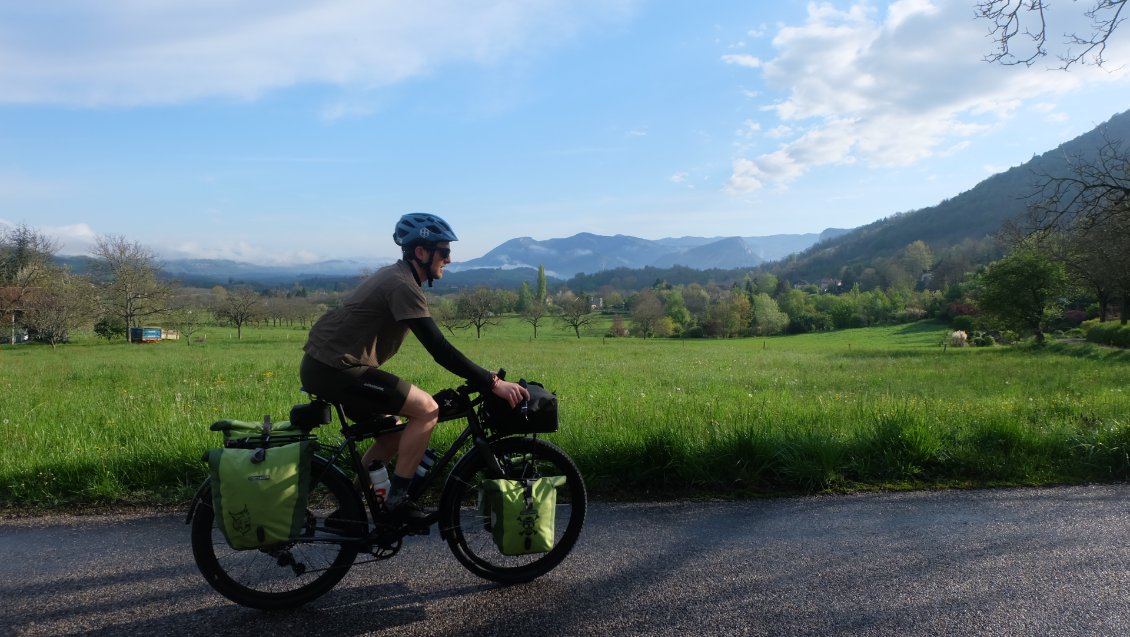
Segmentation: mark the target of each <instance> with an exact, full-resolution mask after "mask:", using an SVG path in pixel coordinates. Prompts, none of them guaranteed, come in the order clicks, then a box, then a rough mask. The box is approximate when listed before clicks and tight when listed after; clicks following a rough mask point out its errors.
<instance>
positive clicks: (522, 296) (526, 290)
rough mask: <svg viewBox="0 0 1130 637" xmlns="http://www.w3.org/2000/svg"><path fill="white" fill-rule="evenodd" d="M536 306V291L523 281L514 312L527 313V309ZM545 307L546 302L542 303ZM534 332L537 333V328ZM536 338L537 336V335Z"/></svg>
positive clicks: (519, 288)
mask: <svg viewBox="0 0 1130 637" xmlns="http://www.w3.org/2000/svg"><path fill="white" fill-rule="evenodd" d="M533 304H534V291H533V290H531V289H530V284H529V282H527V281H522V285H521V286H519V287H518V300H517V302H515V303H514V311H515V312H518V313H519V314H521V313H523V312H525V311H526V308H528V307H530V306H531V305H533ZM541 304H542V305H545V301H541ZM534 331H537V328H536V326H535V328H534ZM535 336H536V335H535Z"/></svg>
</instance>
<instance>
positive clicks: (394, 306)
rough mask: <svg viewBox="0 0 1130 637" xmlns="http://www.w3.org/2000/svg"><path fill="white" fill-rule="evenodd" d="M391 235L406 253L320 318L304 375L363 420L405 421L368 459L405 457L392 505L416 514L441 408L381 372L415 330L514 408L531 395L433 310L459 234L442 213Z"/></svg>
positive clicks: (402, 225) (415, 216)
mask: <svg viewBox="0 0 1130 637" xmlns="http://www.w3.org/2000/svg"><path fill="white" fill-rule="evenodd" d="M392 238H393V241H395V242H396V244H397V245H399V246H400V247H401V251H402V254H403V258H402V259H400V260H399V261H397V262H396V263H394V264H392V265H389V266H385V267H383V268H381V269H380V270H378V271H377V272H376V273H374V274H373V275H371V276H369V277H368V278H366V279H365V280H364V281H362V282H361V284H360V286H358V287H357V289H356V290H354V291H353V292H351V293H350V294H349V295H348V296H346V298H345V299H344V301H343V302H342V303H341V305H340V306H338V307H336V308H334V309H332V310H330V311H328V312H326V313H325V314H324V315H323V316H322V317H321V318H319V319H318V321H317V322H315V323H314V325H313V327H311V328H310V335H309V337H308V339H307V341H306V345H305V346H304V347H303V350H304V351H305V354H304V355H303V357H302V364H301V365H300V367H299V376H300V378H301V380H302V385H303V387H304V388H305V389H306V390H308V391H309V392H311V393H313V394H315V395H317V396H319V397H321V398H324V399H328V400H333V401H338V402H341V403H342V404H343V407H344V408H345V411H346V415H348V416H349V418H351V419H353V420H355V421H357V420H366V419H370V418H378V417H381V416H383V415H385V414H397V415H399V416H403V417H404V418H406V422H405V427H404V431H403V432H401V433H399V434H395V435H387V436H381V437H379V438H377V440H376V442H375V443H374V444H373V445H372V446H371V447H369V449H368V450H367V451H366V452H365V455H364V456H363V458H362V461H363V463H364V465H365V466H366V467H367V466H369V464H370V463H372V462H373V461H374V460H379V461H381V462H388V460H389V459H391V457H392V456H393V454H394V453H395V454H396V457H397V461H396V468H395V470H394V471H393V474H392V475H391V476H390V479H391V482H392V486H391V488H390V489H389V494H388V497H387V499H386V505H387V507H388V508H389V509H390V510H392V511H394V512H396V513H397V514H402V515H406V516H407V517H409V518H412V519H415V518H422V517H423V516H424V515H425V513H424V512H423V511H421V510H420V509H419V508H418V507H417V506H416V505H415V504H414V503H412V502H410V501H409V500H408V499H407V498H406V496H407V491H408V485H409V483H410V482H411V479H412V476H413V475H415V471H416V466H417V465H419V464H420V460H421V459H422V458H423V457H424V452H425V451H426V450H427V447H428V441H429V439H430V438H431V435H432V430H433V429H434V428H435V425H436V421H437V419H438V417H439V406H438V405H437V404H436V401H435V399H433V398H432V396H431V395H430V394H429V393H428V392H426V391H424V390H422V389H420V388H419V387H417V386H415V385H413V384H411V383H410V382H408V381H406V380H404V379H402V378H398V377H397V376H395V375H393V374H391V373H389V372H387V371H384V370H382V369H380V366H381V365H382V364H383V363H384V362H385V361H387V360H388V359H389V358H391V357H392V356H393V355H394V354H396V352H397V350H398V349H399V348H400V345H401V343H402V342H403V341H404V337H405V336H406V335H407V333H408V332H409V331H411V332H412V333H413V334H415V335H416V338H417V339H418V340H419V341H420V343H421V344H423V346H424V348H425V349H426V350H427V351H428V353H429V354H431V356H432V358H433V359H435V361H436V362H437V363H439V364H440V365H442V366H443V367H444V368H446V369H447V370H448V371H450V372H451V373H453V374H455V375H457V376H461V377H462V378H464V379H466V380H467V381H468V383H470V384H471V385H472V386H477V387H478V388H480V389H481V390H483V391H490V392H492V393H494V394H495V395H496V396H498V397H500V398H502V399H503V400H505V401H507V402H508V403H509V404H510V406H511V407H515V406H517V405H518V403H520V402H521V401H522V400H528V399H529V397H530V395H529V392H527V391H526V388H524V387H522V386H521V385H518V384H516V383H510V382H507V381H505V380H501V379H500V378H498V376H497V375H496V374H493V373H492V372H490V371H487V370H486V369H484V368H482V367H480V366H478V365H476V364H475V363H473V362H471V361H470V360H469V359H468V358H467V357H466V356H464V355H463V354H462V353H461V352H460V351H459V350H457V349H456V348H455V347H454V346H453V345H452V344H451V343H449V342H448V341H447V339H446V338H444V336H443V333H442V332H440V330H439V327H438V326H437V325H436V323H435V321H434V320H433V319H432V317H431V313H430V312H429V310H428V302H427V297H426V296H425V295H424V291H423V282H424V281H425V280H426V281H427V282H428V287H431V285H432V282H433V281H434V280H435V279H441V278H443V271H444V268H446V267H447V264H449V263H451V242H452V241H458V237H456V236H455V232H453V231H452V229H451V226H449V225H448V224H447V222H446V221H444V220H443V219H440V218H439V217H437V216H436V215H432V214H428V213H423V212H414V213H409V214H406V215H404V216H402V217H401V218H400V220H399V221H398V222H397V223H396V229H395V231H394V232H393V235H392Z"/></svg>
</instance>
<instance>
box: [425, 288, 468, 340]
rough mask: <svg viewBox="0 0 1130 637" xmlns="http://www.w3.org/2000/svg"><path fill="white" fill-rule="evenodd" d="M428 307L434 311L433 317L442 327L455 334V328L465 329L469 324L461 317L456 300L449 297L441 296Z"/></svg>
mask: <svg viewBox="0 0 1130 637" xmlns="http://www.w3.org/2000/svg"><path fill="white" fill-rule="evenodd" d="M428 309H429V311H430V312H431V313H432V318H433V319H435V322H436V323H438V324H439V325H440V326H441V327H443V328H444V329H446V330H447V331H448V333H450V334H451V335H452V336H455V330H457V329H459V330H461V329H464V328H466V327H467V324H466V323H464V322H463V321H462V320H461V319H460V318H459V312H458V310H457V309H456V307H455V302H454V301H452V300H451V299H449V298H446V297H444V298H440V299H436V300H435V301H432V302H430V303H428Z"/></svg>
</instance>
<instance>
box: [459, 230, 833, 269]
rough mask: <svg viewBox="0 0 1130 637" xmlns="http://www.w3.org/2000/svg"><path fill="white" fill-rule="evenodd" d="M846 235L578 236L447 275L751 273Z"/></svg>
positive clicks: (501, 250) (509, 250)
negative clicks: (649, 270)
mask: <svg viewBox="0 0 1130 637" xmlns="http://www.w3.org/2000/svg"><path fill="white" fill-rule="evenodd" d="M846 232H848V230H840V229H834V228H829V229H827V230H825V231H824V232H821V233H820V234H814V233H809V234H779V235H770V236H766V237H679V238H666V239H656V240H649V239H641V238H639V237H630V236H626V235H620V234H618V235H615V236H604V235H597V234H591V233H588V232H582V233H580V234H576V235H573V236H571V237H568V238H564V239H547V240H545V241H536V240H534V239H531V238H530V237H521V238H519V239H511V240H509V241H507V242H505V243H503V244H502V245H500V246H498V247H497V248H494V249H493V250H491V251H490V252H487V253H486V254H484V255H483V256H481V257H478V258H476V259H471V260H469V261H464V262H461V263H453V264H451V266H450V267H449V269H450V270H451V271H452V272H461V271H467V270H476V269H503V270H506V269H514V268H533V269H537V268H538V266H544V267H545V272H546V275H547V276H551V277H554V278H559V279H567V278H569V277H571V276H573V275H575V274H592V273H594V272H600V271H603V270H612V269H615V268H628V269H639V268H644V267H656V268H669V267H672V266H676V265H683V266H687V267H690V268H695V269H698V270H709V269H714V268H718V269H732V268H752V267H757V266H758V265H761V264H762V263H765V262H766V261H774V260H777V259H781V258H784V257H786V256H788V255H790V254H793V253H795V252H800V251H801V250H804V249H805V248H808V247H809V246H812V245H814V244H816V243H817V242H819V241H824V240H826V239H830V238H832V237H837V236H840V235H842V234H844V233H846Z"/></svg>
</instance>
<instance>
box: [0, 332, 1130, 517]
mask: <svg viewBox="0 0 1130 637" xmlns="http://www.w3.org/2000/svg"><path fill="white" fill-rule="evenodd" d="M602 331H603V330H602V329H601V328H599V327H597V328H594V330H593V334H600V333H601V332H602ZM944 332H945V329H944V327H943V326H942V325H941V324H940V323H936V322H920V323H915V324H910V325H902V326H895V327H883V328H868V329H857V330H847V331H841V332H831V333H823V334H814V335H802V336H790V337H774V338H758V339H737V340H686V341H680V340H655V339H649V340H641V339H605V338H602V337H600V336H598V335H590V336H586V337H584V338H581V339H576V338H574V337H573V336H572V334H571V333H566V332H564V331H561V330H558V329H556V328H553V327H549V328H546V327H543V328H542V329H541V330H539V338H537V339H536V340H534V339H532V338H531V336H532V333H531V329H530V327H529V326H528V325H526V324H524V323H521V322H519V321H517V320H512V321H510V322H508V323H504V324H503V325H501V326H498V327H494V328H490V329H488V330H487V331H486V332H484V334H483V337H482V338H481V339H475V338H474V332H473V331H469V332H457V333H456V334H455V335H454V336H453V337H452V340H453V341H454V342H455V343H456V345H457V346H458V347H459V348H460V349H462V350H463V351H464V352H465V353H466V354H468V356H470V357H471V358H472V360H475V361H476V362H479V363H480V364H482V365H484V366H487V367H495V368H497V367H506V368H507V369H508V370H509V371H510V378H511V379H517V378H518V377H519V376H521V377H525V378H528V379H535V380H539V381H542V382H543V383H544V384H545V385H546V386H547V387H549V388H550V389H552V390H554V391H556V392H557V394H558V396H559V398H560V402H561V410H562V415H561V422H562V429H561V431H560V432H559V433H556V434H551V435H550V436H549V437H550V439H551V440H553V441H554V442H556V443H557V444H559V445H561V446H562V447H564V448H565V449H566V450H567V451H568V452H569V453H570V454H571V455H572V456H573V457H574V458H575V459H576V460H577V462H578V464H579V465H580V467H581V470H582V472H583V473H584V475H585V476H586V479H587V481H588V483H589V487H590V491H591V492H592V493H593V495H594V496H597V497H628V498H633V497H634V498H649V499H651V498H667V497H687V496H691V497H694V496H716V497H717V496H720V497H729V496H738V497H741V496H749V495H757V494H770V493H798V492H816V491H846V490H856V489H880V488H935V487H955V486H958V487H960V486H985V485H1019V484H1024V485H1033V484H1049V483H1070V482H1082V481H1113V480H1125V479H1126V478H1127V477H1130V387H1128V386H1127V382H1126V379H1127V377H1128V372H1130V354H1128V353H1127V352H1125V351H1119V350H1109V349H1103V348H1097V347H1095V346H1092V345H1086V344H1053V345H1051V346H1049V347H1045V348H1041V349H1036V348H1031V347H1019V348H1004V347H994V348H961V349H955V348H943V347H941V346H940V342H941V340H942V336H943V334H944ZM304 339H305V333H304V332H303V331H301V330H297V329H286V328H272V329H245V330H244V335H243V339H242V340H236V339H235V338H234V330H232V329H228V328H210V329H209V330H207V343H206V344H203V345H200V344H194V345H192V346H188V345H186V344H185V343H184V342H172V341H170V342H162V343H157V344H149V345H127V344H125V343H122V342H116V343H106V342H105V341H96V340H94V339H92V338H90V339H87V338H79V339H76V342H75V343H72V344H69V345H66V346H60V347H59V348H57V349H54V350H52V349H51V348H50V347H46V346H38V345H19V346H3V347H0V392H3V393H2V397H0V426H2V427H3V431H4V441H5V445H4V453H3V454H2V455H0V506H4V507H23V506H46V507H52V506H61V505H69V504H72V503H100V504H104V503H118V502H134V503H169V502H176V501H181V500H184V499H186V498H187V497H188V496H189V495H190V494H191V491H192V490H193V488H194V487H195V485H196V484H198V483H199V481H200V480H201V479H202V478H203V475H204V465H203V464H202V463H201V462H200V456H201V453H202V452H203V451H204V450H205V449H207V448H208V447H210V446H216V445H217V443H218V440H219V437H218V434H215V433H213V432H210V431H209V430H208V425H209V424H210V423H211V422H212V421H214V420H218V419H220V418H227V417H230V418H239V419H246V420H254V419H260V418H262V416H263V415H264V414H270V415H271V416H272V417H273V418H274V419H275V420H280V419H283V418H285V417H286V414H287V413H288V412H289V409H290V407H291V405H293V404H296V403H300V402H304V397H303V395H302V394H301V393H300V392H299V391H298V380H297V366H298V361H299V358H300V355H301V345H302V343H303V342H304ZM387 368H388V369H389V370H390V371H392V372H394V373H397V374H400V375H403V376H405V377H407V378H410V379H412V380H414V381H415V382H416V383H417V384H419V385H421V386H422V387H425V388H427V389H429V390H439V389H442V388H444V387H449V386H454V385H456V384H457V383H458V382H459V379H457V378H456V377H454V376H452V375H451V374H449V373H447V372H446V371H444V370H443V369H441V368H439V367H438V366H437V365H435V364H434V363H433V362H432V361H431V359H430V358H429V357H428V356H427V355H426V353H424V352H423V350H422V349H421V348H420V347H419V346H418V344H416V343H415V341H414V340H412V339H411V338H409V339H408V341H407V342H406V343H405V346H404V348H403V349H402V351H401V353H400V354H399V355H398V356H397V357H396V358H394V359H393V360H392V361H390V363H389V364H388V367H387ZM457 428H458V427H457V426H454V424H449V425H447V426H441V427H440V429H438V430H437V438H438V441H440V442H443V441H449V440H450V439H451V437H452V436H453V435H454V433H456V431H455V430H456V429H457ZM324 437H325V438H327V439H333V438H334V437H335V436H334V434H333V432H328V431H327V432H325V434H324Z"/></svg>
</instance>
